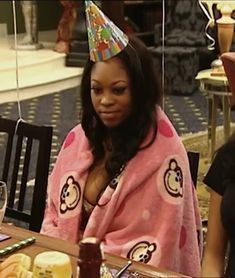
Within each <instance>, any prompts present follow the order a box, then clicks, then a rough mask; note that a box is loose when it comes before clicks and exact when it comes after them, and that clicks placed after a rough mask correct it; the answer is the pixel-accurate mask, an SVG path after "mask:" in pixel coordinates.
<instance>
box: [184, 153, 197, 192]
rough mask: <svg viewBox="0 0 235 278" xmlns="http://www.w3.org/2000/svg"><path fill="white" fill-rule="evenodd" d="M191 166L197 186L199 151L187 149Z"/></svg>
mask: <svg viewBox="0 0 235 278" xmlns="http://www.w3.org/2000/svg"><path fill="white" fill-rule="evenodd" d="M187 155H188V161H189V168H190V173H191V177H192V181H193V184H194V186H195V188H196V187H197V175H198V167H199V158H200V153H199V152H193V151H187Z"/></svg>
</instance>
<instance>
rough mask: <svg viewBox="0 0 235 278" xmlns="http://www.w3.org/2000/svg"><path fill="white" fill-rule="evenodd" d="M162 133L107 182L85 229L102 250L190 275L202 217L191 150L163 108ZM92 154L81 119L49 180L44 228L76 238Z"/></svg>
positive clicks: (194, 272) (194, 271)
mask: <svg viewBox="0 0 235 278" xmlns="http://www.w3.org/2000/svg"><path fill="white" fill-rule="evenodd" d="M157 111H158V112H157V113H158V135H157V138H156V139H155V142H154V143H153V144H152V145H151V146H150V147H149V148H147V149H145V150H143V151H139V152H138V153H137V155H136V156H135V157H134V158H133V159H131V160H130V161H129V162H128V163H127V166H126V168H125V170H124V171H123V172H122V174H121V175H120V176H119V177H118V178H117V182H118V185H117V188H116V189H115V190H113V189H111V188H110V187H107V188H106V190H105V192H104V193H103V195H102V197H101V199H100V201H99V204H102V206H96V207H95V208H94V210H93V211H92V214H91V216H90V218H89V221H88V224H87V226H86V229H85V232H84V236H95V237H98V238H100V239H101V240H102V241H103V243H104V250H105V251H106V252H110V253H113V254H117V255H121V256H124V257H128V258H130V259H134V260H137V261H141V262H144V263H149V264H151V265H154V266H159V267H162V268H167V269H170V270H173V271H177V272H181V273H184V274H187V275H190V276H193V277H197V276H199V275H200V253H201V251H200V248H201V221H200V216H199V210H198V203H197V198H196V192H195V188H194V185H193V183H192V180H191V176H190V170H189V165H188V160H187V153H186V151H185V149H184V146H183V144H182V142H181V140H180V138H179V137H178V135H177V134H176V132H175V130H174V128H173V126H172V124H171V123H170V122H169V120H168V118H167V117H166V115H165V114H164V112H163V111H162V110H161V109H160V108H158V110H157ZM92 161H93V157H92V153H91V149H90V148H89V143H88V140H87V138H86V136H85V135H84V132H83V130H82V128H81V125H78V126H76V127H75V128H74V129H73V130H72V131H71V132H70V133H69V134H68V136H67V138H66V140H65V142H64V144H63V147H62V149H61V151H60V154H59V156H58V159H57V162H56V164H55V167H54V170H53V172H52V174H51V176H50V179H49V187H48V200H47V208H46V212H45V218H44V221H43V225H42V230H41V232H42V233H43V234H47V235H50V236H54V237H58V238H61V239H65V240H69V241H71V242H78V241H79V240H80V237H79V235H80V232H79V223H80V215H81V206H82V202H83V192H84V187H85V184H86V180H87V175H88V169H89V167H90V166H91V164H92Z"/></svg>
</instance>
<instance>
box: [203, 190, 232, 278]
mask: <svg viewBox="0 0 235 278" xmlns="http://www.w3.org/2000/svg"><path fill="white" fill-rule="evenodd" d="M221 200H222V196H221V195H219V194H218V193H216V192H215V191H214V190H212V189H211V198H210V208H209V218H208V230H207V235H206V246H205V249H204V255H203V260H202V273H201V276H202V277H223V276H224V259H225V252H226V247H227V235H226V232H225V230H224V228H223V225H222V222H221V214H220V206H221Z"/></svg>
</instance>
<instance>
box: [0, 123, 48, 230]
mask: <svg viewBox="0 0 235 278" xmlns="http://www.w3.org/2000/svg"><path fill="white" fill-rule="evenodd" d="M0 134H1V139H2V140H1V143H2V144H3V146H4V147H2V149H3V150H4V151H3V153H2V155H1V158H0V165H2V166H1V169H0V170H1V173H0V177H1V179H2V180H3V181H5V182H6V183H7V188H8V203H7V208H6V215H5V216H6V218H7V220H8V218H9V219H10V221H11V220H12V222H13V223H14V224H16V225H18V224H21V221H23V222H26V223H28V228H29V229H30V230H33V231H37V232H38V231H40V228H41V222H42V220H43V216H44V209H45V201H46V191H47V179H48V171H49V163H50V152H51V142H52V127H50V126H36V125H33V124H29V123H26V122H23V121H15V120H10V119H5V118H0ZM29 181H30V182H29ZM14 220H18V221H16V222H15V221H14Z"/></svg>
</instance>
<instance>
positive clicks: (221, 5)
mask: <svg viewBox="0 0 235 278" xmlns="http://www.w3.org/2000/svg"><path fill="white" fill-rule="evenodd" d="M199 3H200V5H201V8H202V9H203V11H204V12H205V14H207V16H208V18H209V21H208V24H207V26H206V35H207V37H208V38H209V39H210V40H211V41H212V44H211V46H212V47H213V45H214V44H215V38H212V37H210V36H208V33H207V29H208V27H209V26H213V25H215V23H216V27H217V40H218V46H219V54H220V55H221V54H223V53H225V52H228V51H230V48H231V45H232V41H233V36H234V24H235V20H234V19H233V16H232V13H233V11H234V10H235V1H221V0H199ZM205 7H207V10H206V8H205ZM213 8H214V9H215V8H216V9H217V10H218V11H219V13H220V15H219V16H217V17H216V16H215V12H214V9H213ZM212 69H213V70H212V72H211V74H212V75H225V72H224V69H223V64H222V61H221V59H216V60H215V61H213V63H212Z"/></svg>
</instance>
